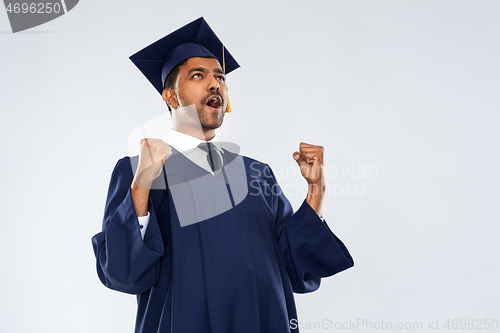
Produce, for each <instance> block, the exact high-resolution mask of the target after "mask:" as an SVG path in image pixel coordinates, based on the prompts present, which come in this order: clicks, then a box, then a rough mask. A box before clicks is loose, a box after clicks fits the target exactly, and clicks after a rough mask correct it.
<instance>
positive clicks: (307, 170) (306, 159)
mask: <svg viewBox="0 0 500 333" xmlns="http://www.w3.org/2000/svg"><path fill="white" fill-rule="evenodd" d="M323 155H324V148H323V147H322V146H315V145H311V144H308V143H304V142H301V143H300V145H299V151H296V152H294V153H293V158H294V159H295V161H296V162H297V164H298V165H299V167H300V172H301V173H302V176H303V177H304V178H305V179H306V180H307V183H309V184H315V185H317V186H320V187H322V186H323V184H324V175H323Z"/></svg>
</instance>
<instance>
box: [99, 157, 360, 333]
mask: <svg viewBox="0 0 500 333" xmlns="http://www.w3.org/2000/svg"><path fill="white" fill-rule="evenodd" d="M173 151H174V154H176V153H178V152H177V151H175V149H173ZM223 155H224V160H226V158H228V157H229V156H231V153H230V152H225V153H224V154H223ZM177 156H181V158H182V155H181V154H178V155H177ZM136 158H137V157H133V158H129V157H125V158H123V159H121V160H119V161H118V163H117V164H116V167H115V169H114V170H113V173H112V176H111V181H110V185H109V191H108V197H107V200H106V207H105V213H104V220H103V231H102V232H100V233H98V234H96V235H95V236H94V237H93V238H92V243H93V247H94V252H95V256H96V259H97V272H98V275H99V278H100V280H101V281H102V283H103V284H104V285H105V286H107V287H108V288H111V289H113V290H117V291H121V292H125V293H129V294H135V295H137V302H138V309H137V320H136V327H135V332H136V333H169V332H172V333H191V332H193V333H209V332H211V333H257V332H261V333H289V332H294V333H296V332H298V329H291V328H290V321H291V320H293V319H295V320H297V313H296V308H295V302H294V298H293V292H296V293H307V292H312V291H315V290H316V289H318V288H319V285H320V279H321V278H322V277H327V276H331V275H333V274H336V273H338V272H340V271H343V270H345V269H347V268H349V267H351V266H353V264H354V263H353V260H352V258H351V256H350V254H349V252H348V250H347V249H346V247H345V246H344V244H343V243H342V242H341V241H340V239H338V238H337V237H336V236H335V235H334V234H333V233H332V232H331V231H330V229H329V227H328V226H327V224H326V223H325V222H323V221H322V220H321V219H320V218H319V217H318V215H317V214H316V212H315V211H314V210H313V209H312V208H311V207H310V206H309V205H308V204H307V202H305V201H304V202H303V203H302V205H301V207H300V208H299V209H298V210H297V211H296V212H295V213H293V210H292V207H291V205H290V203H289V201H288V200H287V199H286V197H285V196H284V195H283V193H282V192H281V189H280V187H279V185H278V184H277V182H276V178H275V176H274V174H273V173H272V171H271V169H270V168H269V166H268V165H267V164H264V163H261V162H258V161H256V160H253V159H251V158H248V157H243V162H244V166H245V168H244V170H245V178H246V180H247V182H248V189H249V193H248V195H246V197H245V198H244V199H243V200H242V201H241V202H240V203H239V204H236V205H233V207H232V208H231V209H229V210H227V211H225V212H224V213H222V214H219V215H217V216H215V217H212V218H209V219H207V220H204V221H202V222H199V223H194V224H191V225H187V226H183V227H181V226H180V223H179V219H178V216H177V213H176V209H175V206H174V202H173V199H172V193H171V191H170V189H169V188H168V182H167V177H165V176H164V175H163V173H162V175H160V177H159V178H158V179H160V180H162V181H164V182H167V184H166V189H157V190H154V189H153V190H151V192H150V201H149V211H150V222H149V225H148V228H147V231H146V233H145V236H144V240H142V238H141V234H140V229H139V224H138V222H137V215H136V212H135V209H134V205H133V202H132V198H131V194H130V185H131V183H132V179H133V170H132V169H133V167H132V165H133V164H134V159H135V163H137V160H136ZM233 158H234V156H233ZM186 160H187V159H186ZM167 161H168V160H167ZM187 161H189V160H187ZM131 163H132V164H131ZM191 164H192V165H193V168H199V167H198V166H196V165H194V164H193V163H191ZM199 169H200V170H201V168H199ZM166 172H167V173H168V171H166ZM203 172H205V171H203ZM158 179H157V180H158ZM228 192H229V195H230V196H231V191H230V188H229V186H228ZM232 202H233V201H232ZM233 203H234V202H233ZM295 326H296V325H293V327H295Z"/></svg>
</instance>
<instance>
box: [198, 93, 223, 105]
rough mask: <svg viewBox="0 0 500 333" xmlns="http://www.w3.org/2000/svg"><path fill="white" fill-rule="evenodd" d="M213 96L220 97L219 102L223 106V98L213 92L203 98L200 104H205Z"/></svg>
mask: <svg viewBox="0 0 500 333" xmlns="http://www.w3.org/2000/svg"><path fill="white" fill-rule="evenodd" d="M214 96H219V97H220V100H221V105H223V104H224V98H223V97H222V95H221V94H220V93H219V92H213V93H210V94H208V95H207V96H206V97H205V98H203V99H202V100H201V103H202V104H207V102H208V100H209V99H210V98H212V97H214Z"/></svg>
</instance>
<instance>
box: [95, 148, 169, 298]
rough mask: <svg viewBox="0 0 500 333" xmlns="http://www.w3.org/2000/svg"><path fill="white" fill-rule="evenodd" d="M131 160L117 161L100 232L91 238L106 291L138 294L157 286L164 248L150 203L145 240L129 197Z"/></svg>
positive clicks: (100, 277) (126, 158)
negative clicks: (108, 289)
mask: <svg viewBox="0 0 500 333" xmlns="http://www.w3.org/2000/svg"><path fill="white" fill-rule="evenodd" d="M132 179H133V172H132V168H131V164H130V158H128V157H125V158H123V159H121V160H119V161H118V163H117V164H116V166H115V169H114V170H113V173H112V175H111V181H110V184H109V190H108V196H107V199H106V207H105V210H104V219H103V228H102V229H103V231H102V232H100V233H98V234H96V235H95V236H94V237H92V245H93V247H94V253H95V257H96V259H97V274H98V275H99V279H100V280H101V282H102V283H103V284H104V285H105V286H106V287H108V288H110V289H113V290H117V291H121V292H125V293H129V294H140V293H142V292H144V291H146V290H148V289H150V288H151V287H152V286H153V285H155V284H156V282H157V280H158V274H159V260H160V258H161V257H162V255H163V252H164V246H163V241H162V237H161V232H160V230H159V227H158V222H157V219H156V216H155V213H154V208H153V206H152V202H151V200H150V202H149V211H150V220H149V225H148V229H147V231H146V234H145V237H144V240H143V239H142V237H141V232H140V228H139V223H138V219H137V214H136V212H135V208H134V203H133V201H132V197H131V194H130V185H131V184H132Z"/></svg>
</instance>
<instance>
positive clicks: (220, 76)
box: [217, 75, 226, 82]
mask: <svg viewBox="0 0 500 333" xmlns="http://www.w3.org/2000/svg"><path fill="white" fill-rule="evenodd" d="M217 80H220V81H222V82H224V81H226V77H225V76H224V75H219V76H217Z"/></svg>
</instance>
